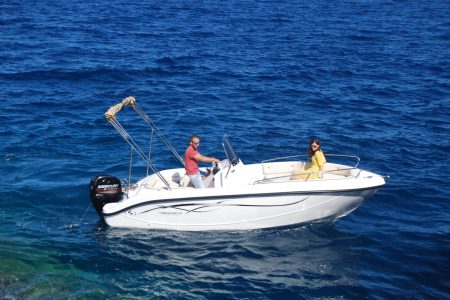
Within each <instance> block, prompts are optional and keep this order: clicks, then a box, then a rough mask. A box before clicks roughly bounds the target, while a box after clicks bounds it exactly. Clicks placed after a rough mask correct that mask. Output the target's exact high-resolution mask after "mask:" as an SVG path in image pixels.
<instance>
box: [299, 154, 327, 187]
mask: <svg viewBox="0 0 450 300" xmlns="http://www.w3.org/2000/svg"><path fill="white" fill-rule="evenodd" d="M326 162H327V161H326V159H325V155H323V152H322V150H317V151H316V152H315V153H314V155H313V156H312V157H311V166H310V167H309V168H308V169H306V170H304V171H302V172H301V173H300V174H299V175H298V176H297V178H296V179H308V180H309V179H317V178H319V172H320V167H321V166H322V165H323V164H325V163H326Z"/></svg>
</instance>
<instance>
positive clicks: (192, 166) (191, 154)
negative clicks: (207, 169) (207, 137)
mask: <svg viewBox="0 0 450 300" xmlns="http://www.w3.org/2000/svg"><path fill="white" fill-rule="evenodd" d="M199 144H200V137H199V136H198V135H193V136H191V138H190V139H189V146H188V147H187V148H186V152H185V154H184V168H185V169H186V175H188V176H189V179H190V180H191V183H192V185H193V186H194V187H195V188H203V183H202V176H201V175H200V171H199V170H198V162H199V161H202V162H210V163H219V160H218V159H217V158H215V157H208V156H203V155H201V154H200V152H198V145H199Z"/></svg>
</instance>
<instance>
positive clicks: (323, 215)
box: [103, 188, 377, 231]
mask: <svg viewBox="0 0 450 300" xmlns="http://www.w3.org/2000/svg"><path fill="white" fill-rule="evenodd" d="M376 191H377V188H369V189H363V190H350V191H341V192H336V191H334V192H314V193H310V192H309V193H306V192H303V193H302V192H287V193H280V192H279V193H275V194H274V193H270V194H253V195H242V194H241V195H233V196H226V195H224V196H211V197H208V196H205V197H199V198H193V199H189V198H186V199H180V198H178V199H173V200H168V199H165V200H149V201H144V202H140V203H139V204H135V205H131V206H129V207H126V208H124V209H122V210H119V211H116V212H115V213H108V212H105V211H104V215H103V216H104V219H105V221H106V223H107V224H108V225H109V226H112V227H135V228H152V229H168V230H187V231H206V230H249V229H258V228H272V227H283V226H292V225H296V224H301V223H308V222H314V221H325V220H326V221H333V220H335V219H337V218H340V217H343V216H345V215H347V214H349V213H350V212H352V211H353V210H355V209H356V208H357V207H358V206H359V205H360V204H361V203H362V202H363V201H364V200H365V199H367V198H369V197H370V196H372V195H373V194H374V193H375V192H376ZM110 208H112V207H110Z"/></svg>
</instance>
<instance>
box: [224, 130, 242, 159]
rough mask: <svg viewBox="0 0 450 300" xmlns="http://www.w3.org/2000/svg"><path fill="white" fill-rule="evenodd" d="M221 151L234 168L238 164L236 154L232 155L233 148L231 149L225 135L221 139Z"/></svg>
mask: <svg viewBox="0 0 450 300" xmlns="http://www.w3.org/2000/svg"><path fill="white" fill-rule="evenodd" d="M222 144H223V150H225V154H226V155H227V158H228V160H229V161H230V163H231V164H232V165H233V166H235V165H237V164H238V163H239V157H237V155H236V153H234V150H233V147H231V144H230V140H229V139H228V137H227V136H226V135H225V136H224V137H223V139H222Z"/></svg>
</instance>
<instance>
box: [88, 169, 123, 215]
mask: <svg viewBox="0 0 450 300" xmlns="http://www.w3.org/2000/svg"><path fill="white" fill-rule="evenodd" d="M90 198H91V202H92V205H93V206H94V208H95V210H96V211H97V213H98V214H99V216H100V217H101V216H102V210H103V206H105V204H106V203H113V202H119V201H120V199H121V198H122V186H121V184H120V180H119V179H117V178H116V177H114V176H110V175H98V176H95V177H94V178H92V179H91V187H90Z"/></svg>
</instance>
